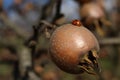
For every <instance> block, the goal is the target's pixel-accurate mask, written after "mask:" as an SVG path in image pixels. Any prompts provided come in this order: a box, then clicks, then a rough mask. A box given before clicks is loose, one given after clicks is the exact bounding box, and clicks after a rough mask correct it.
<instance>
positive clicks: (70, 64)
mask: <svg viewBox="0 0 120 80" xmlns="http://www.w3.org/2000/svg"><path fill="white" fill-rule="evenodd" d="M91 49H95V50H96V51H98V50H99V45H98V42H97V40H96V38H95V37H94V35H93V34H92V33H91V32H90V31H89V30H88V29H86V28H85V27H83V26H80V27H78V26H75V25H72V24H65V25H63V26H60V27H59V28H57V29H56V30H55V31H54V32H53V34H52V36H51V39H50V46H49V52H50V56H51V58H52V60H53V62H54V63H55V64H56V65H57V66H58V67H59V68H60V69H62V70H63V71H66V72H69V73H81V72H82V71H81V70H80V69H79V68H78V67H77V65H78V64H79V60H80V58H81V57H82V55H84V54H86V53H88V51H90V50H91Z"/></svg>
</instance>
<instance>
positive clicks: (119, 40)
mask: <svg viewBox="0 0 120 80" xmlns="http://www.w3.org/2000/svg"><path fill="white" fill-rule="evenodd" d="M99 43H100V44H101V45H113V44H116V45H120V38H119V37H116V38H105V39H101V40H99Z"/></svg>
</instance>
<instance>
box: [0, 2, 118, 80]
mask: <svg viewBox="0 0 120 80" xmlns="http://www.w3.org/2000/svg"><path fill="white" fill-rule="evenodd" d="M74 19H78V20H81V21H82V23H83V25H84V26H85V27H86V28H88V29H89V30H91V31H92V32H93V33H94V35H95V36H96V37H97V39H98V41H99V43H100V48H101V49H100V53H99V62H100V66H101V77H102V80H120V0H0V80H98V79H97V78H96V76H95V75H89V74H87V73H83V74H77V75H73V74H69V73H66V72H63V71H61V70H60V69H59V68H58V67H56V65H55V64H54V63H53V62H52V61H51V59H50V57H49V54H48V45H49V36H50V34H52V32H53V31H54V27H53V26H54V25H56V27H55V28H57V26H58V27H59V26H60V25H63V24H65V23H70V22H71V21H72V20H74ZM41 21H43V23H44V24H41V23H40V22H41ZM33 26H34V27H33ZM36 26H37V27H38V26H39V28H35V27H36ZM49 26H50V27H49ZM51 26H52V27H51ZM47 28H48V29H47ZM38 33H39V34H38Z"/></svg>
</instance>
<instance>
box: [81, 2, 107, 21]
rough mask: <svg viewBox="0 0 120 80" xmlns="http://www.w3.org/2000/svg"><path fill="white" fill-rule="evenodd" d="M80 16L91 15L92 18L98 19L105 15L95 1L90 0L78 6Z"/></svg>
mask: <svg viewBox="0 0 120 80" xmlns="http://www.w3.org/2000/svg"><path fill="white" fill-rule="evenodd" d="M80 16H81V17H91V18H94V19H99V18H101V17H104V16H105V13H104V11H103V9H102V8H101V7H100V6H99V5H98V4H96V3H94V2H91V3H87V4H84V5H83V6H82V7H81V8H80Z"/></svg>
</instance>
